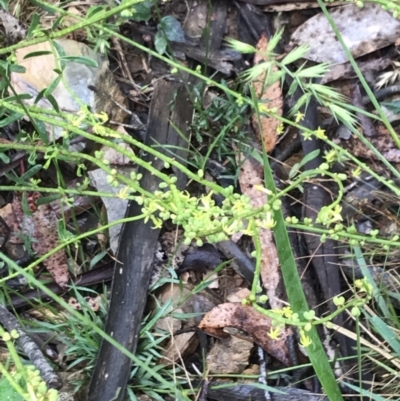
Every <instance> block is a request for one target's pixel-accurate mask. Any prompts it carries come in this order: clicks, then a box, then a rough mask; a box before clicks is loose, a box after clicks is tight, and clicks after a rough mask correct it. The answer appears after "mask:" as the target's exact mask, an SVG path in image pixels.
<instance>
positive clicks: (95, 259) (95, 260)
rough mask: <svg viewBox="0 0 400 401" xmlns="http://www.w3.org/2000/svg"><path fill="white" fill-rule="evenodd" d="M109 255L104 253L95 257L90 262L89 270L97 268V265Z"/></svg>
mask: <svg viewBox="0 0 400 401" xmlns="http://www.w3.org/2000/svg"><path fill="white" fill-rule="evenodd" d="M106 255H107V252H106V251H102V252H100V253H98V254H97V255H96V256H95V257H93V258H92V260H91V261H90V264H89V269H93V267H95V266H96V265H97V263H99V262H100V260H101V259H103V258H104V256H106Z"/></svg>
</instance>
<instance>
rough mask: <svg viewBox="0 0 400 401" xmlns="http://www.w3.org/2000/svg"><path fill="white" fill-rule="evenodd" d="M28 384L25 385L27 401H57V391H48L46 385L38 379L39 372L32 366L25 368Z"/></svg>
mask: <svg viewBox="0 0 400 401" xmlns="http://www.w3.org/2000/svg"><path fill="white" fill-rule="evenodd" d="M26 371H27V375H28V383H27V384H26V386H27V390H28V394H29V397H30V398H28V399H29V400H35V401H57V400H58V391H57V390H55V389H48V388H47V386H46V383H45V382H44V381H43V380H42V378H41V377H40V372H39V371H38V370H37V369H36V368H35V367H34V366H33V365H30V366H27V367H26Z"/></svg>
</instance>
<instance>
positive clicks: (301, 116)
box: [294, 111, 305, 123]
mask: <svg viewBox="0 0 400 401" xmlns="http://www.w3.org/2000/svg"><path fill="white" fill-rule="evenodd" d="M304 117H305V114H303V113H302V112H301V111H298V112H297V113H296V114H295V115H294V121H295V122H296V123H299V122H300V121H302V120H303V119H304Z"/></svg>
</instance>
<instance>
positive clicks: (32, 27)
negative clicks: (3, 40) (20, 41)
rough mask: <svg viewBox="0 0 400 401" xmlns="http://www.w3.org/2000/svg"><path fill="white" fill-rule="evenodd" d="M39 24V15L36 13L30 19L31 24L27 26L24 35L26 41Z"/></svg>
mask: <svg viewBox="0 0 400 401" xmlns="http://www.w3.org/2000/svg"><path fill="white" fill-rule="evenodd" d="M39 23H40V15H39V14H38V13H34V14H33V15H32V17H31V24H30V25H29V29H28V32H27V33H26V38H27V39H29V38H31V37H32V35H33V32H34V31H35V29H36V28H37V27H38V26H39Z"/></svg>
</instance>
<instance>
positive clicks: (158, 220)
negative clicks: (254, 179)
mask: <svg viewBox="0 0 400 401" xmlns="http://www.w3.org/2000/svg"><path fill="white" fill-rule="evenodd" d="M175 182H176V178H175V177H173V178H172V183H169V184H167V183H164V182H163V183H161V184H160V187H161V188H166V187H169V189H168V190H167V191H165V192H163V191H156V192H155V193H154V195H155V196H154V197H153V198H149V197H143V196H137V197H136V198H135V200H136V202H138V203H139V204H140V205H143V208H142V213H143V214H144V215H145V221H148V220H151V221H152V222H153V223H154V225H155V227H161V226H162V223H163V221H166V220H169V219H171V220H172V222H173V223H174V224H177V225H180V226H181V227H182V228H183V230H184V236H185V243H186V244H190V243H191V241H192V240H196V242H197V245H199V246H201V245H202V244H203V238H206V239H207V241H208V242H210V243H215V242H219V241H223V240H226V239H228V237H229V236H230V235H232V234H235V233H238V232H243V233H245V234H248V235H254V234H255V233H256V231H257V229H258V227H265V228H272V227H273V226H274V225H275V221H274V219H273V211H272V208H271V207H270V206H269V205H266V206H265V208H264V209H265V210H264V213H263V212H261V213H258V216H257V219H255V218H253V217H252V214H254V208H253V206H252V205H251V202H250V199H249V198H248V197H247V196H245V195H239V194H234V193H233V187H229V188H226V189H225V190H224V193H223V195H224V196H225V197H226V198H225V200H224V201H223V202H222V205H221V206H218V205H217V204H216V203H215V201H214V199H212V197H213V194H214V193H213V191H210V192H209V193H208V194H207V195H203V196H200V197H193V196H190V194H189V193H188V192H187V191H179V190H178V189H177V187H176V185H175ZM273 207H277V205H275V204H274V205H273Z"/></svg>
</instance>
